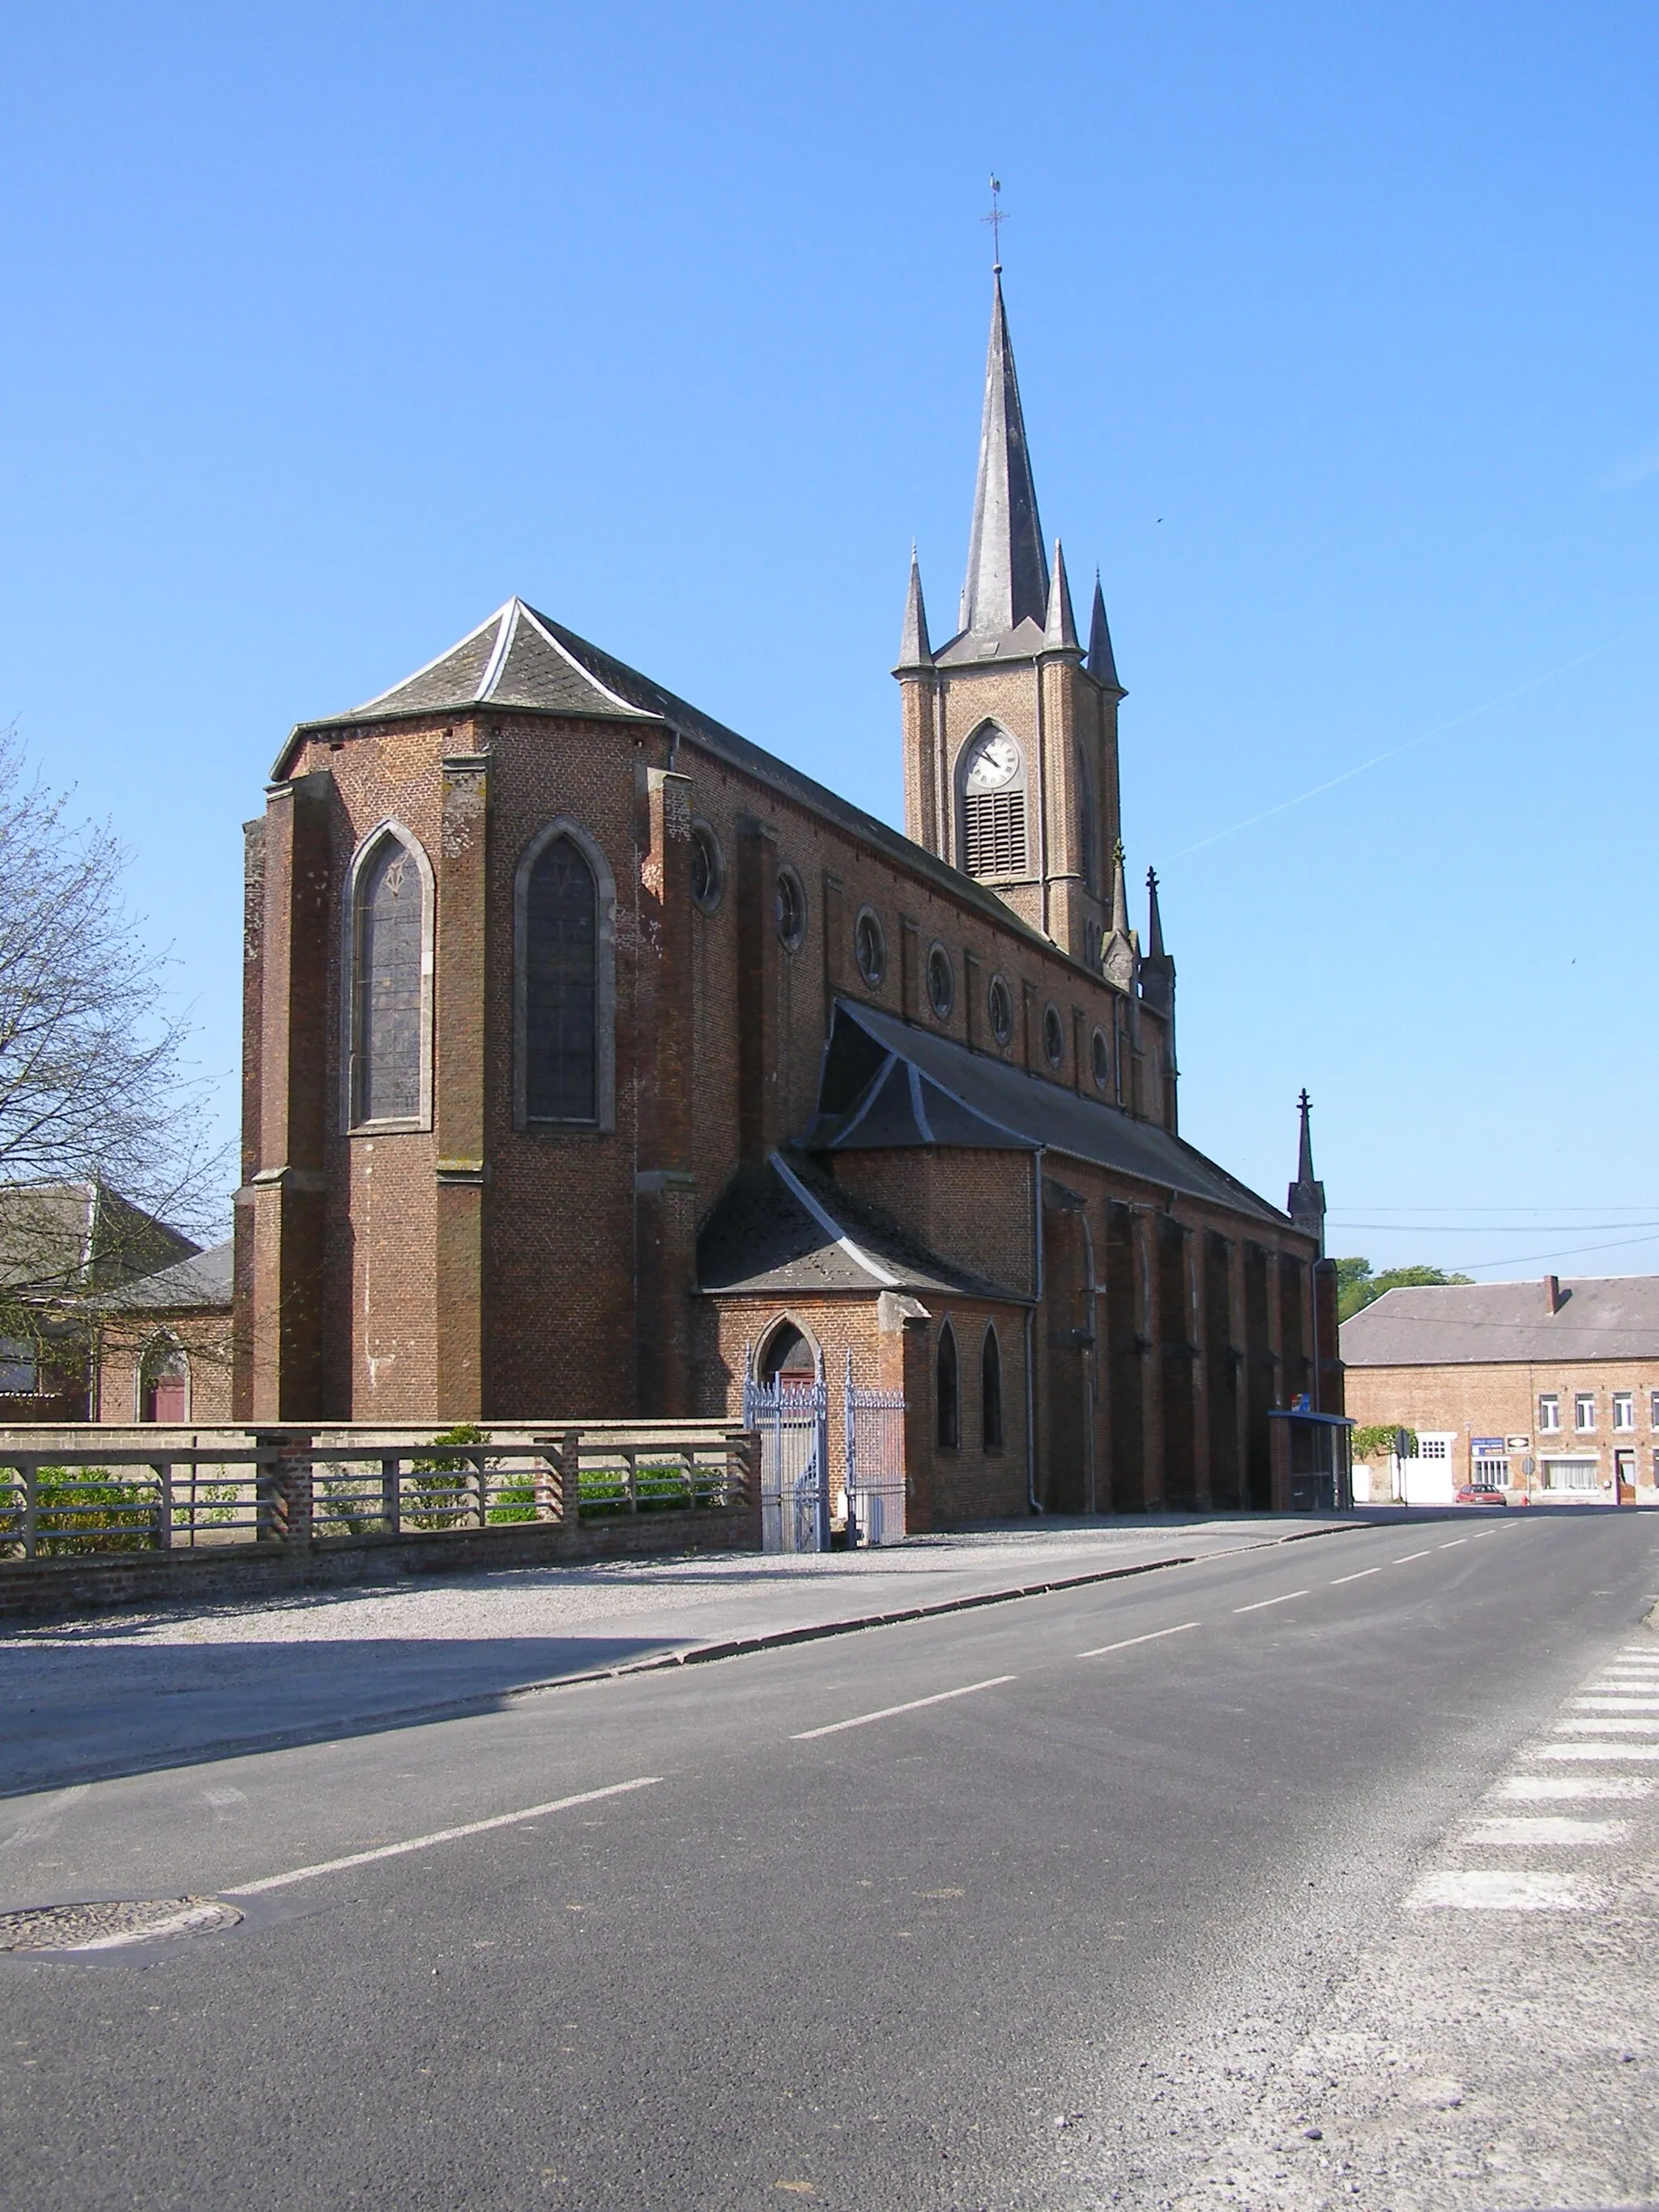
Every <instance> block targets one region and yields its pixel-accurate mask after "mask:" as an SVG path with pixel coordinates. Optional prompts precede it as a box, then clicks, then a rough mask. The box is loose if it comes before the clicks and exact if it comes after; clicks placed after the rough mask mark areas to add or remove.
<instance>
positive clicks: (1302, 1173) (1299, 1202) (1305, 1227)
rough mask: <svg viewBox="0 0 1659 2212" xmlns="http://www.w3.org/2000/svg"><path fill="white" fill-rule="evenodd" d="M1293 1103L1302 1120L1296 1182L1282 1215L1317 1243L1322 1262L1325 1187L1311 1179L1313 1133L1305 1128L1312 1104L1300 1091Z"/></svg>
mask: <svg viewBox="0 0 1659 2212" xmlns="http://www.w3.org/2000/svg"><path fill="white" fill-rule="evenodd" d="M1296 1103H1297V1112H1298V1113H1299V1114H1300V1115H1301V1117H1302V1132H1301V1139H1300V1142H1299V1143H1298V1145H1297V1160H1296V1181H1295V1182H1293V1183H1292V1184H1291V1188H1290V1194H1289V1196H1288V1197H1287V1198H1286V1200H1285V1212H1286V1213H1288V1214H1289V1215H1290V1217H1291V1220H1292V1221H1293V1222H1295V1224H1296V1225H1297V1228H1298V1229H1300V1230H1301V1231H1304V1234H1305V1235H1307V1236H1309V1237H1316V1238H1317V1239H1318V1241H1319V1250H1320V1255H1321V1257H1323V1255H1324V1251H1325V1186H1324V1184H1323V1183H1322V1182H1318V1181H1317V1180H1316V1177H1315V1175H1314V1164H1313V1132H1312V1129H1311V1128H1310V1126H1309V1121H1310V1115H1312V1113H1313V1100H1312V1099H1311V1098H1310V1097H1309V1096H1308V1094H1307V1092H1306V1091H1305V1090H1304V1091H1303V1093H1302V1096H1301V1097H1299V1098H1298V1099H1297V1102H1296Z"/></svg>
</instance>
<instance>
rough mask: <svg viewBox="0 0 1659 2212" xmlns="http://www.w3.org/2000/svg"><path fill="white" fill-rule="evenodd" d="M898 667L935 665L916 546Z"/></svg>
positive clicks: (911, 568)
mask: <svg viewBox="0 0 1659 2212" xmlns="http://www.w3.org/2000/svg"><path fill="white" fill-rule="evenodd" d="M898 665H899V668H901V669H904V668H931V667H932V666H933V647H932V646H931V645H930V644H929V643H928V642H927V608H926V606H924V605H923V604H922V598H921V564H920V562H918V561H917V559H916V549H915V546H914V545H913V546H912V547H911V548H910V588H909V590H908V592H907V593H906V594H905V600H904V635H903V636H902V638H901V639H900V641H899V657H898ZM894 672H895V673H897V671H894Z"/></svg>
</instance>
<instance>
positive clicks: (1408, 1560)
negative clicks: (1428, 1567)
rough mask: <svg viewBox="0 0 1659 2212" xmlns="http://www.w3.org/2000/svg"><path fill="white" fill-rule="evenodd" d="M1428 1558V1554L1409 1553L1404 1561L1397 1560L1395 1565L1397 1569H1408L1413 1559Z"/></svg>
mask: <svg viewBox="0 0 1659 2212" xmlns="http://www.w3.org/2000/svg"><path fill="white" fill-rule="evenodd" d="M1428 1556H1429V1555H1428V1553H1426V1552H1407V1553H1406V1555H1405V1557H1404V1558H1403V1559H1396V1560H1395V1566H1397V1567H1408V1566H1410V1565H1411V1563H1412V1561H1413V1559H1427V1558H1428Z"/></svg>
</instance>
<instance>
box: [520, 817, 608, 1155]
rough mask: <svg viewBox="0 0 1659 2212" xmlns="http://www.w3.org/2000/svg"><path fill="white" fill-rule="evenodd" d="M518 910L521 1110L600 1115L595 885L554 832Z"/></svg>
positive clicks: (543, 1117) (532, 1114)
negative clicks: (522, 972) (522, 998)
mask: <svg viewBox="0 0 1659 2212" xmlns="http://www.w3.org/2000/svg"><path fill="white" fill-rule="evenodd" d="M528 890H529V896H528V899H527V901H526V915H525V923H526V929H525V935H526V945H525V956H526V994H525V995H526V1005H525V1016H526V1019H525V1060H526V1066H525V1115H526V1120H528V1121H597V1120H598V1118H599V886H598V885H597V884H596V883H595V882H594V880H593V871H592V868H591V867H590V866H588V864H587V861H586V858H585V857H584V855H583V854H582V852H581V849H580V847H579V846H578V845H577V844H576V842H575V841H574V838H571V837H556V838H555V839H554V840H553V842H552V843H551V844H550V845H549V847H548V848H547V849H546V851H545V852H544V853H543V854H541V856H540V858H539V859H538V860H537V862H536V865H535V867H534V868H533V869H532V872H531V877H530V883H529V886H528Z"/></svg>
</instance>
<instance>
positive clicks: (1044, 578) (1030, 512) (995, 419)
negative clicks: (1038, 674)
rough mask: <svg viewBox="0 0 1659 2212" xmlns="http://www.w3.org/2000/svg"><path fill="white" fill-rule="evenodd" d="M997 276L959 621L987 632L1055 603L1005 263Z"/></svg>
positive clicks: (1037, 618) (1040, 615) (1040, 616)
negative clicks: (1005, 291) (1007, 304)
mask: <svg viewBox="0 0 1659 2212" xmlns="http://www.w3.org/2000/svg"><path fill="white" fill-rule="evenodd" d="M994 284H995V292H994V296H993V299H992V302H991V343H990V347H989V349H988V350H987V354H986V358H985V412H984V415H983V416H982V417H981V422H980V432H979V481H978V483H976V484H975V489H974V525H973V529H972V531H971V532H970V534H969V539H968V574H967V577H966V580H964V582H963V586H962V613H961V620H960V623H959V624H958V627H959V628H960V629H963V630H972V631H974V632H975V633H977V634H978V635H981V636H984V637H995V636H1000V635H1002V634H1003V633H1004V632H1006V631H1008V630H1011V629H1013V628H1014V627H1015V625H1016V624H1017V623H1022V622H1024V621H1025V620H1026V619H1027V618H1028V617H1029V619H1030V621H1032V622H1034V623H1042V622H1043V621H1044V619H1045V618H1046V617H1047V614H1048V562H1047V560H1046V559H1045V558H1044V556H1043V550H1042V523H1041V522H1040V521H1039V520H1038V519H1037V502H1036V484H1035V483H1033V481H1032V478H1031V461H1030V454H1029V453H1027V451H1026V448H1025V418H1024V416H1023V415H1022V414H1021V412H1020V405H1019V380H1018V377H1017V376H1016V375H1015V374H1014V350H1013V347H1012V344H1011V343H1009V338H1008V319H1007V315H1006V313H1005V311H1004V308H1003V304H1002V271H1001V270H1000V269H999V270H997V271H996V272H995V276H994Z"/></svg>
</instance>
